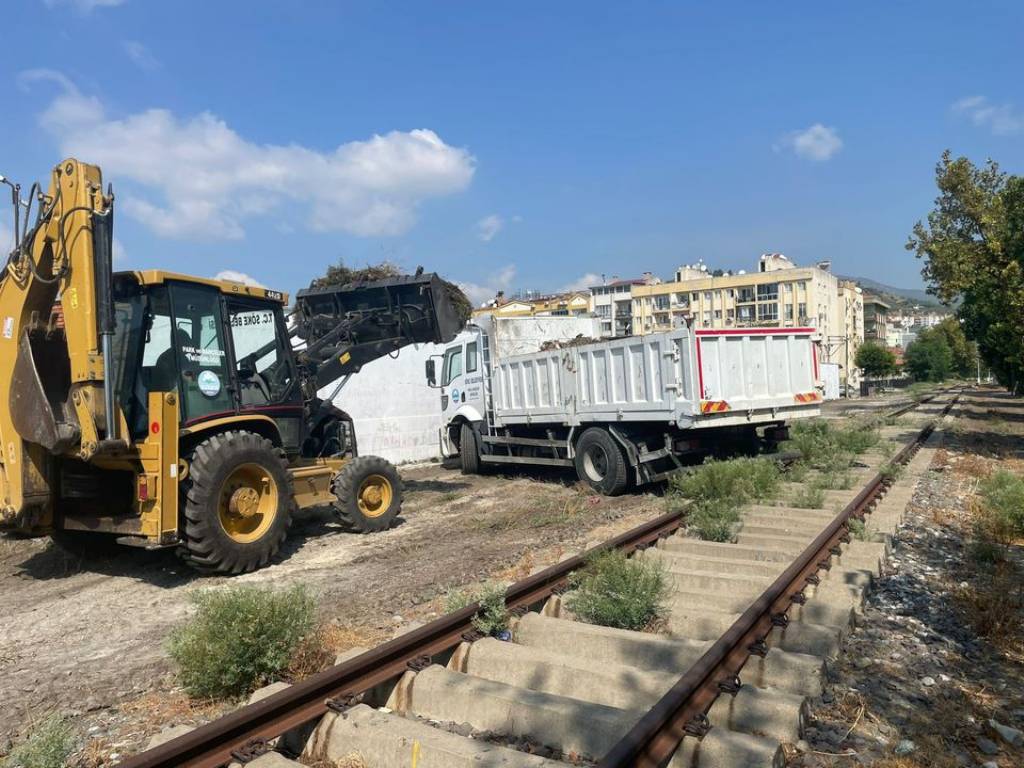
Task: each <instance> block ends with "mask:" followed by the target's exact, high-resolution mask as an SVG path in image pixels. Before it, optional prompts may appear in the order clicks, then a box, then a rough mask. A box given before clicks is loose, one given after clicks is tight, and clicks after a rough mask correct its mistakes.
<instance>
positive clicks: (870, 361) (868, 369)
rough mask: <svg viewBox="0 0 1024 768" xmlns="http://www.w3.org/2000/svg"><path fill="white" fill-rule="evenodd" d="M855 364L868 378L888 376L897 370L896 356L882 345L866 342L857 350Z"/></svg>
mask: <svg viewBox="0 0 1024 768" xmlns="http://www.w3.org/2000/svg"><path fill="white" fill-rule="evenodd" d="M854 363H855V364H856V366H857V367H858V368H861V369H863V371H864V374H865V375H866V376H888V375H889V374H890V373H892V372H893V371H894V370H896V355H894V354H893V353H892V352H891V351H890V350H889V349H888V348H887V347H885V346H883V345H881V344H877V343H875V342H873V341H866V342H864V343H863V344H861V345H860V347H858V348H857V356H856V357H855V358H854Z"/></svg>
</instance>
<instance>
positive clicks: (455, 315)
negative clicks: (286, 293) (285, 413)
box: [295, 273, 466, 386]
mask: <svg viewBox="0 0 1024 768" xmlns="http://www.w3.org/2000/svg"><path fill="white" fill-rule="evenodd" d="M457 291H458V289H453V287H452V286H450V285H449V284H448V283H446V282H445V281H443V280H442V279H441V278H440V277H438V276H437V275H436V274H433V273H429V274H423V275H415V276H412V275H402V276H399V277H393V278H387V279H384V280H373V281H368V282H359V283H351V284H349V285H344V286H338V287H330V288H308V289H306V290H302V291H299V292H298V294H297V295H296V297H295V330H296V335H297V336H298V337H299V338H300V339H302V340H304V341H305V342H306V348H305V349H304V350H301V351H300V352H299V357H300V359H302V360H303V362H305V363H306V364H307V365H309V366H311V367H315V368H316V377H317V382H318V384H319V385H320V386H326V385H327V384H329V383H330V382H332V381H335V380H336V379H338V378H339V377H340V376H343V375H345V374H347V373H354V372H356V371H358V370H359V369H360V368H361V367H362V366H363V365H365V364H366V363H368V362H370V361H372V360H376V359H377V358H379V357H383V356H384V355H387V354H389V353H391V352H394V351H395V350H397V349H401V348H402V347H404V346H407V345H409V344H427V343H434V344H444V343H446V342H449V341H451V340H452V339H453V338H455V336H456V335H457V334H458V333H459V331H461V330H462V328H463V326H464V325H465V321H466V313H465V311H464V310H465V307H461V306H457V304H456V301H457V300H458V293H457ZM453 298H454V299H455V300H453Z"/></svg>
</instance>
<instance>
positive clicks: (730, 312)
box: [725, 309, 736, 320]
mask: <svg viewBox="0 0 1024 768" xmlns="http://www.w3.org/2000/svg"><path fill="white" fill-rule="evenodd" d="M725 316H726V317H727V318H729V319H730V320H732V319H733V318H735V317H736V310H735V309H727V310H725Z"/></svg>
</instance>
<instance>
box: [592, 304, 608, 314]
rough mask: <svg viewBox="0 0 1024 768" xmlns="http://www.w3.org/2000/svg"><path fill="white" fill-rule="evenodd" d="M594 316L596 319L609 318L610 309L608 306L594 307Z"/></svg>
mask: <svg viewBox="0 0 1024 768" xmlns="http://www.w3.org/2000/svg"><path fill="white" fill-rule="evenodd" d="M594 314H595V315H596V316H597V317H611V316H612V307H611V305H610V304H598V305H597V306H596V307H594Z"/></svg>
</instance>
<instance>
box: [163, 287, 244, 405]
mask: <svg viewBox="0 0 1024 768" xmlns="http://www.w3.org/2000/svg"><path fill="white" fill-rule="evenodd" d="M170 293H171V309H172V310H173V312H172V314H173V324H172V326H171V329H170V332H169V333H170V340H169V341H170V346H169V347H168V349H167V350H165V351H163V352H161V353H160V355H159V356H158V357H157V359H156V362H155V363H154V380H159V381H161V382H163V381H164V380H165V379H168V378H169V377H170V376H171V375H172V372H173V370H174V369H173V366H174V365H175V363H176V364H177V366H178V368H179V373H180V379H179V380H180V386H179V389H180V393H181V402H182V407H183V409H184V416H185V420H186V421H194V420H196V419H199V418H202V417H204V416H208V415H210V414H214V413H223V412H230V411H233V410H234V408H235V404H234V400H233V398H232V395H231V388H230V386H229V385H230V381H231V379H230V377H229V376H228V366H227V356H226V352H225V346H224V325H223V322H222V318H221V311H220V307H221V303H220V291H218V290H217V289H216V288H208V287H206V286H200V285H189V284H187V283H176V284H173V285H172V287H171V291H170ZM155 326H156V321H155V319H154V330H155ZM163 334H164V332H163V331H161V334H160V337H159V338H166V336H164V335H163ZM146 351H147V354H148V353H149V350H148V345H147V350H146ZM175 358H176V360H175Z"/></svg>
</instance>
